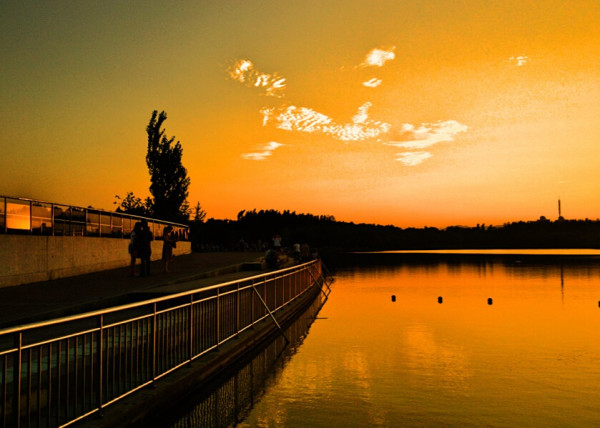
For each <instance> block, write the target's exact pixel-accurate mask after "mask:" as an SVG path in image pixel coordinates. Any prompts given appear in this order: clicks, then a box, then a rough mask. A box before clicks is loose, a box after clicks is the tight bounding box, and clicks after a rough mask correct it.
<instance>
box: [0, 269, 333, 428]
mask: <svg viewBox="0 0 600 428" xmlns="http://www.w3.org/2000/svg"><path fill="white" fill-rule="evenodd" d="M321 276H322V272H321V262H320V261H319V260H314V261H311V262H308V263H304V264H301V265H297V266H294V267H291V268H287V269H282V270H278V271H275V272H270V273H267V274H263V275H257V276H252V277H248V278H244V279H241V280H237V281H231V282H226V283H222V284H218V285H214V286H210V287H205V288H201V289H197V290H192V291H189V292H185V293H180V294H176V295H173V296H168V297H161V298H157V299H152V300H147V301H143V302H139V303H134V304H129V305H123V306H120V307H116V308H111V309H107V310H102V311H96V312H91V313H88V314H82V315H78V316H71V317H66V318H61V319H57V320H51V321H46V322H41V323H35V324H30V325H26V326H20V327H15V328H9V329H4V330H0V426H2V427H21V426H23V427H42V426H44V427H56V426H65V425H69V424H71V423H73V422H75V421H78V420H80V419H82V418H85V417H87V416H89V415H92V414H94V413H97V412H101V411H102V409H103V408H104V407H106V406H108V405H110V404H111V403H114V402H115V401H117V400H119V399H121V398H123V397H125V396H127V395H129V394H131V393H132V392H134V391H136V390H138V389H140V388H143V387H145V386H147V385H150V384H151V383H153V382H154V381H156V380H157V379H159V378H161V377H163V376H165V375H166V374H168V373H170V372H172V371H174V370H176V369H177V368H179V367H181V366H183V365H185V364H188V363H190V362H191V361H193V360H195V359H197V358H198V357H200V356H202V355H204V354H206V353H207V352H209V351H211V350H214V349H216V348H217V347H219V346H221V345H223V344H224V343H225V342H227V341H228V340H230V339H232V338H236V337H237V336H238V335H239V334H240V333H242V332H243V331H245V330H247V329H249V328H251V327H252V326H253V325H255V324H256V323H258V322H260V321H262V320H263V319H265V318H267V317H273V316H274V314H276V313H277V311H279V310H281V309H282V308H284V307H286V306H287V305H288V304H289V303H291V302H292V301H294V300H295V299H297V298H298V297H300V296H301V295H303V294H304V293H305V292H306V291H308V290H309V289H310V288H311V287H312V286H313V285H314V284H315V283H316V282H317V281H318V280H319V279H320V278H321ZM273 320H274V321H275V318H273ZM275 322H276V321H275Z"/></svg>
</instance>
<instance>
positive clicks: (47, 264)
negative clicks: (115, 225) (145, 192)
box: [0, 235, 191, 287]
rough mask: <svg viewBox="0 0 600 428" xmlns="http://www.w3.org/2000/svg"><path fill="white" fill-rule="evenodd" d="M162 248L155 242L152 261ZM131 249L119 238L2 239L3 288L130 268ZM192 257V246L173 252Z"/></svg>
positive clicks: (182, 245) (0, 280) (186, 244)
mask: <svg viewBox="0 0 600 428" xmlns="http://www.w3.org/2000/svg"><path fill="white" fill-rule="evenodd" d="M162 244H163V242H162V241H153V242H152V260H157V259H160V258H161V255H162ZM128 245H129V240H128V239H116V238H96V237H84V236H32V235H0V287H8V286H12V285H20V284H27V283H31V282H38V281H48V280H51V279H57V278H64V277H68V276H74V275H81V274H84V273H89V272H97V271H101V270H107V269H114V268H118V267H123V266H128V265H129V263H130V258H129V254H128V252H127V248H128ZM189 253H191V243H190V242H185V241H180V242H177V248H174V249H173V254H174V255H181V254H189Z"/></svg>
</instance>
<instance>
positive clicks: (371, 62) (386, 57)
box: [361, 46, 396, 67]
mask: <svg viewBox="0 0 600 428" xmlns="http://www.w3.org/2000/svg"><path fill="white" fill-rule="evenodd" d="M395 49H396V47H395V46H392V47H391V48H390V49H383V48H374V49H371V51H370V52H369V53H368V54H367V56H366V58H365V60H364V62H363V63H362V64H361V65H362V66H363V67H383V65H384V64H385V63H386V62H388V61H391V60H393V59H394V58H396V54H395V53H394V50H395Z"/></svg>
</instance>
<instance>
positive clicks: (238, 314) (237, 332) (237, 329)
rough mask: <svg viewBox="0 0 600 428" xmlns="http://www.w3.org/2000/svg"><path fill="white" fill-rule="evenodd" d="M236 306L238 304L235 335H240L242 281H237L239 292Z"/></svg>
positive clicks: (236, 294)
mask: <svg viewBox="0 0 600 428" xmlns="http://www.w3.org/2000/svg"><path fill="white" fill-rule="evenodd" d="M235 296H236V298H235V306H236V310H235V312H236V316H235V337H239V335H240V283H239V282H238V283H237V292H236V293H235Z"/></svg>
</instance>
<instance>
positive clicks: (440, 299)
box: [438, 296, 444, 304]
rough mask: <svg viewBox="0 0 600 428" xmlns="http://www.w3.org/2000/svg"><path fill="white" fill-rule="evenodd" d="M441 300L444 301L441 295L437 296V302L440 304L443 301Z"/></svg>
mask: <svg viewBox="0 0 600 428" xmlns="http://www.w3.org/2000/svg"><path fill="white" fill-rule="evenodd" d="M443 302H444V299H443V298H442V296H440V297H438V303H440V304H441V303H443Z"/></svg>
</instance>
